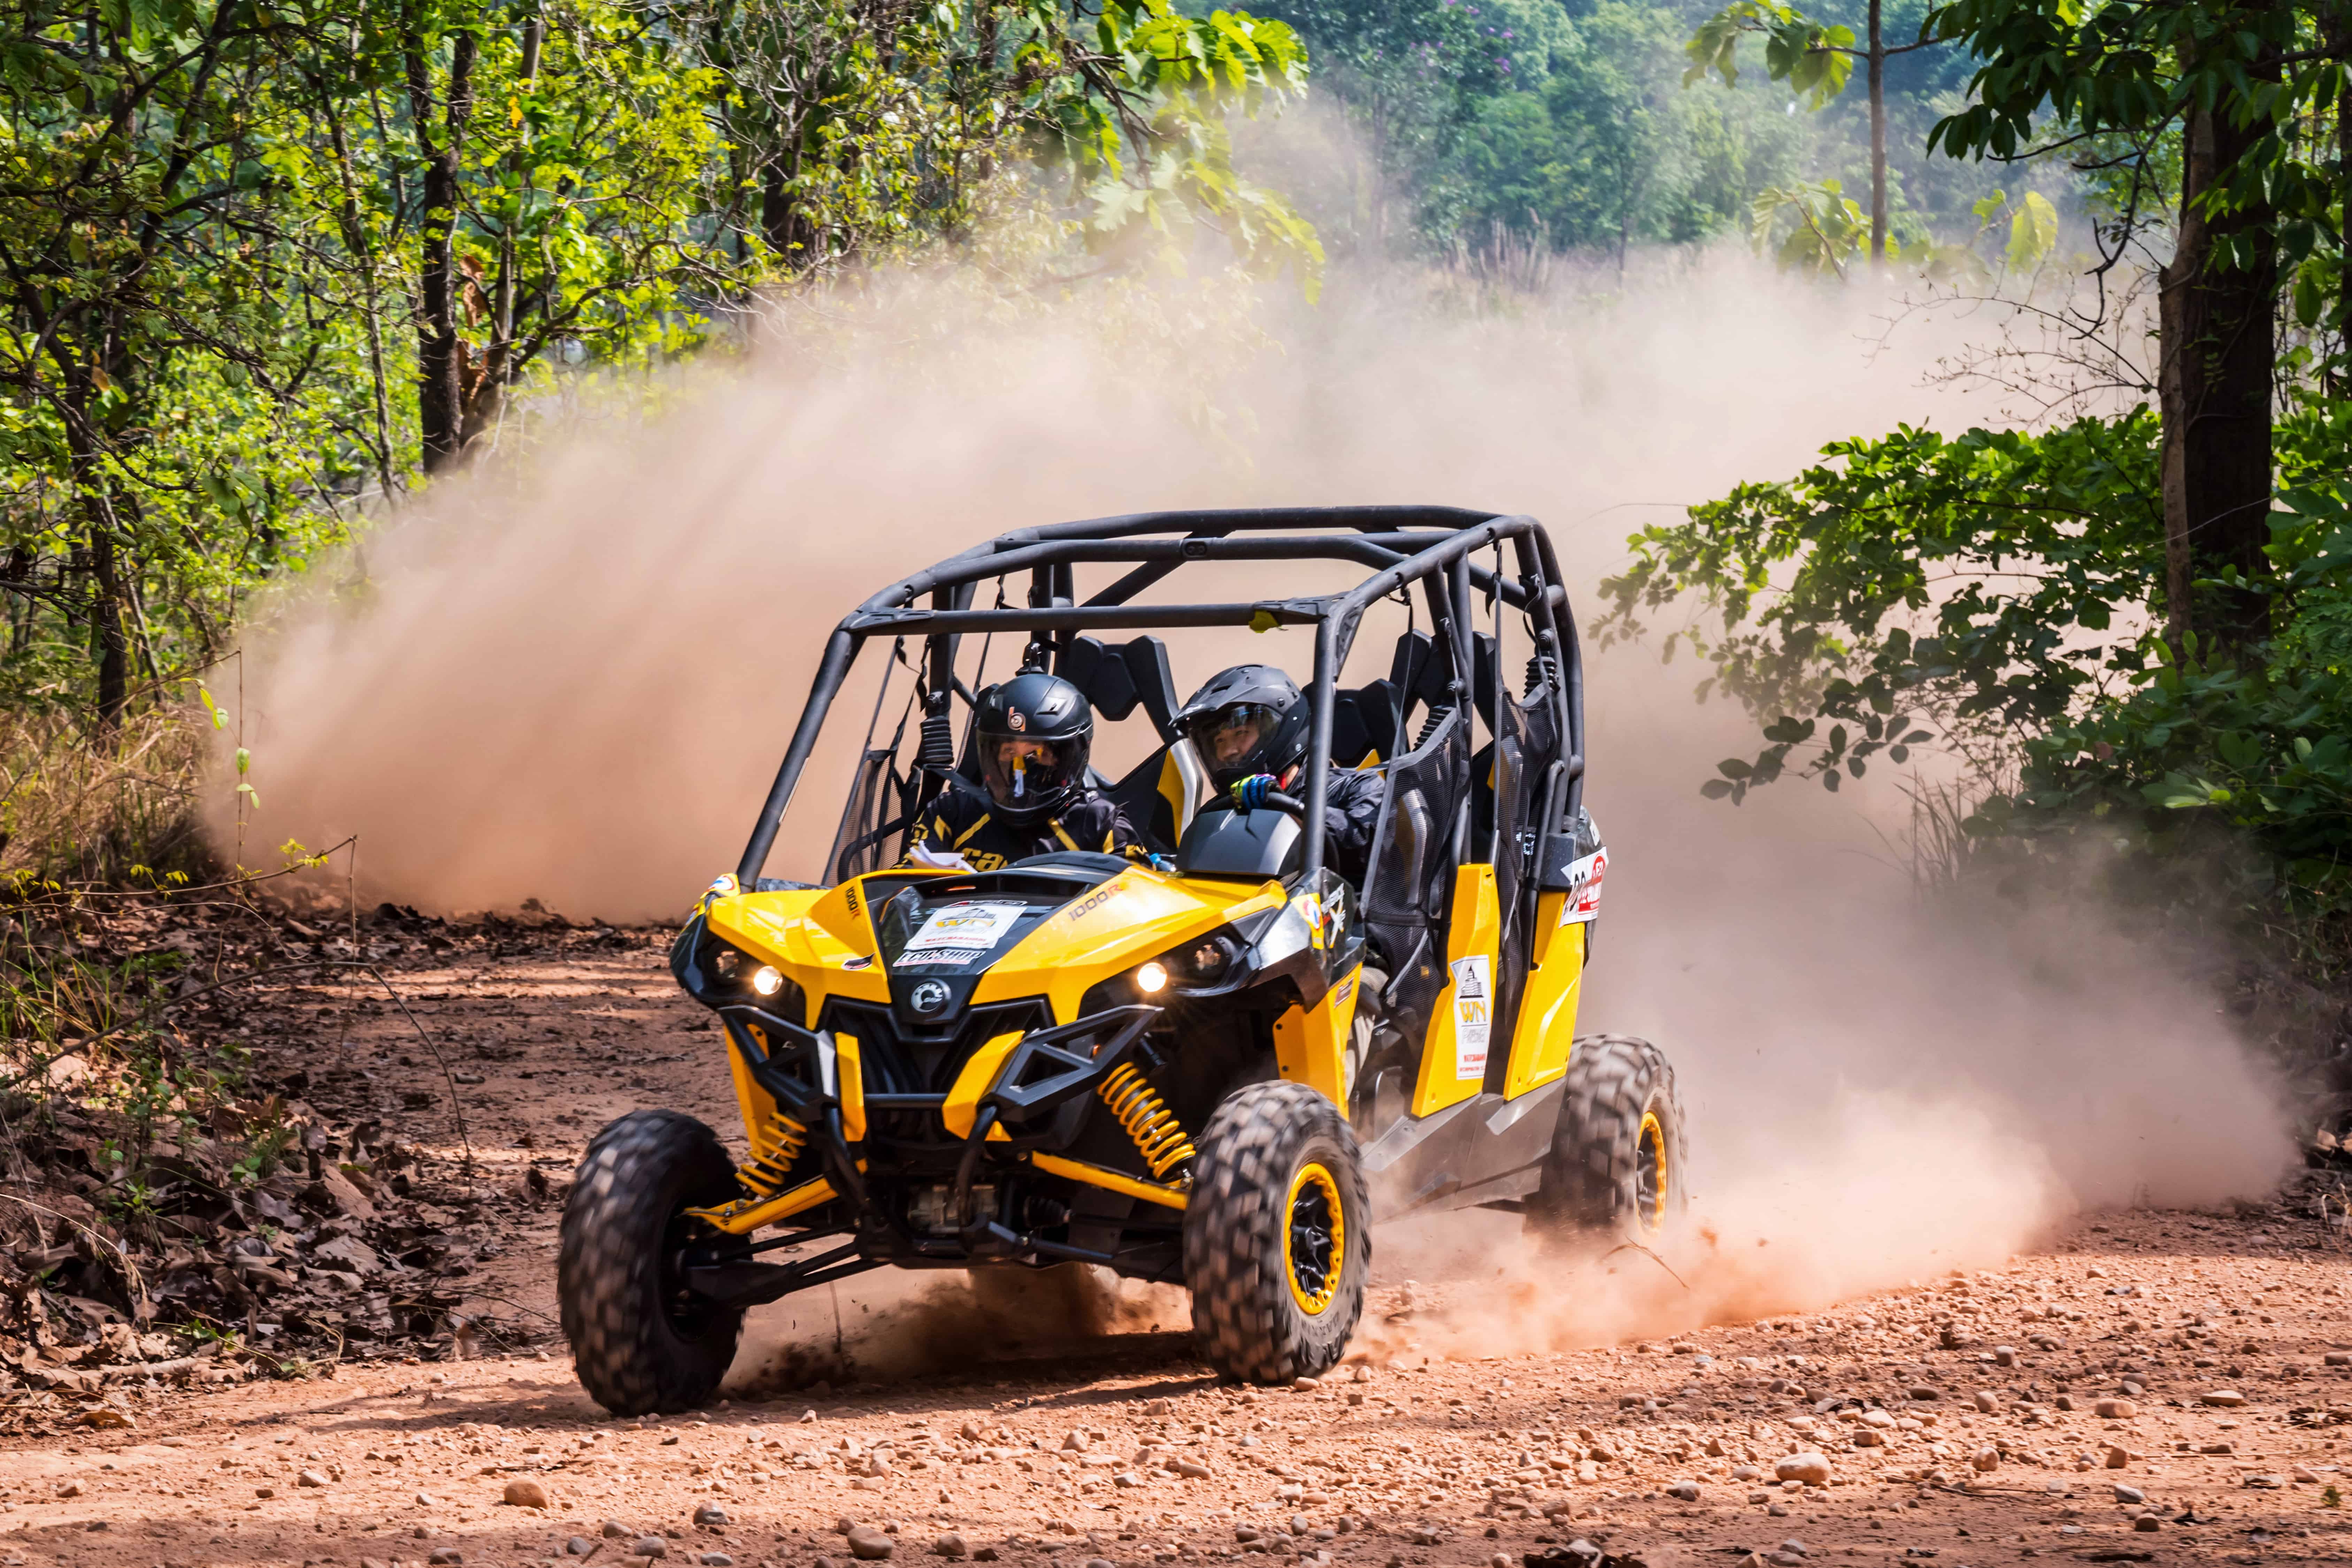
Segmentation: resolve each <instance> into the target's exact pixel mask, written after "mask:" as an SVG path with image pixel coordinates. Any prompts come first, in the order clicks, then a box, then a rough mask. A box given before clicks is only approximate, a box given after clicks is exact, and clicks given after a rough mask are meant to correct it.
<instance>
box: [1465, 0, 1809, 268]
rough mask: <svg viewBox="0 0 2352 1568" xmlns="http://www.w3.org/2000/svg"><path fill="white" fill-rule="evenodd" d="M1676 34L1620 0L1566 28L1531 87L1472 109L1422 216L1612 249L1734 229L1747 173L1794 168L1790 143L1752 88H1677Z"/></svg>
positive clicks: (1474, 230) (1602, 0) (1750, 180)
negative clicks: (1433, 205)
mask: <svg viewBox="0 0 2352 1568" xmlns="http://www.w3.org/2000/svg"><path fill="white" fill-rule="evenodd" d="M1678 29H1679V24H1677V23H1676V21H1675V18H1674V16H1673V15H1672V14H1671V13H1670V12H1666V11H1664V10H1661V9H1658V8H1656V7H1654V6H1652V5H1643V4H1638V3H1629V0H1599V3H1598V4H1596V5H1593V6H1592V7H1591V9H1590V10H1589V11H1588V12H1586V13H1585V14H1583V15H1581V16H1577V17H1575V18H1574V19H1572V20H1570V21H1568V22H1567V23H1566V24H1565V27H1564V30H1563V32H1562V34H1561V36H1560V37H1559V39H1558V41H1556V42H1555V43H1554V45H1553V46H1552V48H1551V52H1550V62H1549V70H1548V71H1547V72H1546V73H1545V75H1544V76H1543V78H1542V79H1541V80H1540V81H1539V82H1536V83H1531V84H1529V85H1528V86H1527V87H1524V88H1522V89H1517V90H1514V91H1508V92H1503V93H1498V94H1496V96H1494V97H1491V98H1488V99H1486V100H1483V101H1482V102H1480V103H1479V104H1477V105H1476V106H1475V110H1474V114H1475V118H1474V120H1473V121H1472V123H1471V125H1470V127H1469V128H1468V130H1467V131H1466V132H1465V134H1464V136H1463V137H1462V139H1461V142H1460V144H1459V145H1458V146H1457V147H1456V148H1455V150H1454V152H1453V153H1452V154H1451V155H1450V156H1449V157H1447V158H1446V159H1445V160H1444V162H1443V163H1442V164H1441V166H1440V168H1439V170H1438V171H1437V172H1436V174H1435V176H1434V177H1433V189H1434V190H1435V191H1436V192H1437V195H1436V196H1435V201H1436V202H1437V203H1438V204H1440V205H1442V207H1443V212H1442V214H1441V213H1439V212H1435V211H1433V213H1432V215H1431V216H1432V219H1433V221H1437V222H1442V224H1443V225H1444V226H1445V227H1446V228H1448V229H1449V230H1451V231H1454V232H1458V233H1465V234H1467V235H1471V236H1477V235H1481V234H1484V233H1486V232H1488V231H1490V230H1492V229H1494V228H1497V227H1499V228H1505V229H1510V230H1515V231H1520V232H1538V233H1540V234H1541V235H1542V236H1543V237H1544V238H1545V239H1546V240H1547V241H1549V243H1550V244H1552V245H1554V246H1559V247H1611V248H1618V249H1621V250H1622V247H1625V246H1627V245H1629V244H1636V243H1643V242H1648V243H1658V242H1667V243H1674V242H1686V241H1692V240H1697V239H1703V238H1705V237H1707V236H1708V235H1710V234H1714V233H1717V232H1718V231H1720V230H1721V229H1723V228H1724V227H1726V226H1728V225H1729V224H1731V223H1733V222H1735V221H1737V220H1738V217H1739V216H1741V215H1742V214H1743V212H1744V211H1745V208H1746V206H1747V204H1748V198H1749V196H1750V195H1751V194H1752V192H1753V190H1754V184H1755V182H1756V181H1757V180H1758V179H1759V178H1765V177H1771V176H1776V175H1780V174H1786V173H1788V172H1790V171H1792V170H1793V168H1794V166H1795V158H1796V149H1797V141H1798V138H1797V136H1796V134H1795V131H1794V128H1792V127H1791V126H1790V124H1789V123H1788V122H1787V121H1786V118H1785V117H1784V116H1782V115H1780V113H1779V112H1778V110H1777V106H1775V105H1773V104H1771V103H1770V102H1769V100H1766V99H1765V98H1764V96H1763V95H1761V94H1756V93H1706V94H1698V93H1685V92H1683V91H1681V90H1680V89H1679V86H1678V82H1677V79H1676V73H1675V55H1674V50H1675V40H1676V38H1677V37H1678Z"/></svg>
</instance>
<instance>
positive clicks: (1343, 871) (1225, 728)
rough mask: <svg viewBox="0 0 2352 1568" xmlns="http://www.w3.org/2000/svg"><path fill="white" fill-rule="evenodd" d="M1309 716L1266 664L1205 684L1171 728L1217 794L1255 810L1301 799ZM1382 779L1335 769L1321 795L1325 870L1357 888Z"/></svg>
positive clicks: (1293, 690)
mask: <svg viewBox="0 0 2352 1568" xmlns="http://www.w3.org/2000/svg"><path fill="white" fill-rule="evenodd" d="M1311 719H1312V713H1311V710H1310V709H1309V706H1308V704H1307V700H1306V699H1305V698H1303V697H1302V696H1300V694H1299V690H1298V687H1297V684H1296V683H1294V682H1293V681H1292V680H1291V679H1290V677H1288V676H1287V675H1285V674H1284V673H1283V672H1282V671H1280V670H1278V669H1276V668H1274V667H1273V666H1271V665H1265V664H1244V665H1236V666H1234V668H1231V669H1228V670H1224V671H1223V672H1221V673H1219V674H1217V675H1215V676H1213V677H1211V678H1210V680H1209V683H1208V684H1207V685H1206V686H1203V687H1202V688H1201V689H1200V690H1198V691H1196V692H1194V693H1193V694H1192V700H1191V701H1190V702H1187V703H1185V704H1184V707H1183V709H1182V710H1181V711H1180V712H1179V713H1178V714H1177V715H1176V725H1177V728H1178V729H1179V730H1181V731H1182V732H1183V734H1184V737H1185V739H1187V740H1189V741H1191V742H1192V749H1193V750H1194V751H1195V752H1198V753H1200V758H1201V763H1202V766H1203V767H1205V768H1207V769H1208V770H1209V779H1210V782H1211V783H1212V784H1214V785H1215V786H1216V787H1217V788H1218V789H1219V790H1221V791H1223V792H1225V793H1227V794H1229V795H1232V796H1233V799H1234V805H1240V806H1244V807H1248V808H1253V809H1254V808H1255V807H1257V806H1260V805H1265V797H1266V796H1267V795H1272V794H1274V793H1275V792H1276V791H1277V790H1278V791H1280V792H1282V793H1283V794H1285V795H1298V796H1300V797H1301V798H1304V796H1305V794H1306V792H1305V791H1304V790H1302V789H1300V788H1299V787H1298V782H1299V778H1300V775H1301V774H1303V773H1305V772H1306V771H1307V742H1308V738H1309V737H1308V734H1307V726H1308V724H1309V722H1310V721H1311ZM1381 789H1382V784H1381V775H1380V774H1378V773H1367V772H1359V771H1357V770H1355V769H1352V768H1340V767H1335V768H1333V769H1332V770H1331V771H1330V773H1328V775H1327V782H1326V783H1325V785H1324V797H1323V843H1324V846H1325V853H1326V854H1327V855H1328V857H1329V858H1330V863H1331V867H1332V868H1333V869H1334V870H1336V871H1338V872H1339V874H1340V875H1341V876H1342V877H1345V878H1346V879H1348V880H1349V881H1350V882H1353V883H1354V884H1356V886H1357V887H1359V888H1361V887H1362V886H1363V885H1364V878H1365V876H1366V875H1367V874H1368V873H1369V871H1370V862H1371V855H1372V831H1373V829H1374V828H1375V827H1377V826H1379V824H1380V816H1381Z"/></svg>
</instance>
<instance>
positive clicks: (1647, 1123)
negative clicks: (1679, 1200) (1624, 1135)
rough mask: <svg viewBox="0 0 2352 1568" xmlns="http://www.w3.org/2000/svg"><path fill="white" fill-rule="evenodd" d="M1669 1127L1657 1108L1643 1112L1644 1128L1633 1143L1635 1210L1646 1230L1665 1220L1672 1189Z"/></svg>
mask: <svg viewBox="0 0 2352 1568" xmlns="http://www.w3.org/2000/svg"><path fill="white" fill-rule="evenodd" d="M1667 1159H1668V1156H1667V1154H1666V1130H1665V1127H1664V1125H1663V1124H1662V1123H1661V1122H1660V1121H1658V1113H1657V1112H1656V1111H1654V1110H1645V1111H1643V1112H1642V1131H1640V1133H1639V1134H1637V1135H1636V1138H1635V1142H1634V1145H1633V1212H1634V1214H1635V1215H1638V1216H1639V1217H1640V1219H1641V1222H1642V1228H1643V1230H1655V1229H1657V1228H1658V1227H1659V1226H1662V1225H1664V1224H1665V1223H1666V1194H1668V1193H1669V1192H1671V1191H1672V1190H1673V1188H1672V1186H1671V1185H1670V1183H1671V1182H1672V1180H1673V1176H1674V1173H1673V1171H1672V1170H1671V1169H1669V1168H1668V1164H1667Z"/></svg>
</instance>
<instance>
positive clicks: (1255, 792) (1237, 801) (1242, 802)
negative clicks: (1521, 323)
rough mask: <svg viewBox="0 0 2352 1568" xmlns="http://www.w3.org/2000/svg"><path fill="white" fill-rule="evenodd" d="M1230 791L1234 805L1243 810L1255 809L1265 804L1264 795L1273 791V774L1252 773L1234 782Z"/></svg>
mask: <svg viewBox="0 0 2352 1568" xmlns="http://www.w3.org/2000/svg"><path fill="white" fill-rule="evenodd" d="M1230 793H1231V794H1232V795H1233V797H1234V805H1237V806H1240V807H1241V808H1242V809H1243V810H1244V811H1255V810H1256V809H1257V808H1258V807H1260V806H1262V805H1265V797H1266V796H1267V795H1272V794H1273V793H1274V775H1273V774H1272V773H1252V774H1250V776H1249V777H1247V778H1245V779H1243V780H1241V781H1240V782H1239V783H1237V784H1234V787H1233V789H1232V791H1231V792H1230Z"/></svg>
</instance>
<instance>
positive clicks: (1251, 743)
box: [1184, 702, 1282, 773]
mask: <svg viewBox="0 0 2352 1568" xmlns="http://www.w3.org/2000/svg"><path fill="white" fill-rule="evenodd" d="M1281 719H1282V714H1281V712H1280V710H1277V709H1275V708H1270V707H1268V706H1267V705H1266V704H1265V703H1263V702H1229V703H1227V704H1226V705H1225V706H1224V707H1223V708H1218V709H1214V710H1212V711H1210V712H1207V713H1202V714H1201V715H1199V716H1198V717H1196V718H1194V719H1192V720H1191V721H1188V722H1187V723H1186V724H1185V726H1184V736H1185V739H1187V740H1189V741H1191V742H1192V749H1193V750H1194V751H1195V752H1199V753H1200V756H1201V761H1202V763H1204V764H1205V765H1206V766H1207V767H1208V768H1209V770H1210V771H1211V772H1212V773H1223V772H1226V771H1229V770H1232V769H1234V768H1240V767H1245V766H1246V765H1247V764H1248V763H1249V761H1250V759H1251V758H1252V756H1253V755H1255V753H1256V752H1257V751H1258V749H1259V748H1260V747H1261V746H1263V745H1264V744H1265V741H1266V738H1267V737H1268V736H1270V735H1272V734H1273V733H1274V730H1275V726H1276V724H1278V723H1279V722H1280V721H1281Z"/></svg>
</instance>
